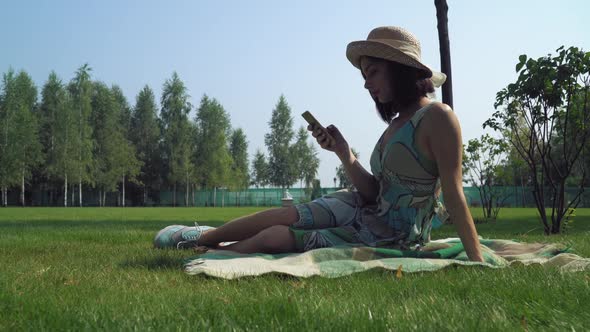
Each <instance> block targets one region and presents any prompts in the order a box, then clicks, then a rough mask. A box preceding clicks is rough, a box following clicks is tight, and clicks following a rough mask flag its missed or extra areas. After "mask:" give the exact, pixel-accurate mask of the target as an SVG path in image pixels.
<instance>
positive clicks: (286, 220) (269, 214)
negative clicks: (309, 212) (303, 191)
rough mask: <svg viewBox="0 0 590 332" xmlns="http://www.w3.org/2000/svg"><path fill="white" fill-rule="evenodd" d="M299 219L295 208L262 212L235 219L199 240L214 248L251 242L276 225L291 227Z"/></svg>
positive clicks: (204, 234) (202, 243)
mask: <svg viewBox="0 0 590 332" xmlns="http://www.w3.org/2000/svg"><path fill="white" fill-rule="evenodd" d="M298 219H299V213H298V212H297V209H295V207H293V206H289V207H283V208H274V209H269V210H264V211H260V212H257V213H254V214H251V215H249V216H245V217H241V218H237V219H234V220H232V221H230V222H228V223H226V224H223V225H222V226H220V227H217V228H216V229H213V230H210V231H207V232H205V233H203V235H201V238H200V239H199V245H204V246H214V245H217V244H218V243H220V242H229V241H242V240H246V239H249V240H251V239H250V238H252V237H253V236H255V235H257V234H258V233H260V232H261V231H262V230H264V229H267V228H269V227H272V226H276V225H283V226H291V225H292V224H294V223H295V222H297V220H298ZM289 233H290V232H289ZM244 246H247V244H244ZM230 250H233V249H230ZM240 252H241V251H240Z"/></svg>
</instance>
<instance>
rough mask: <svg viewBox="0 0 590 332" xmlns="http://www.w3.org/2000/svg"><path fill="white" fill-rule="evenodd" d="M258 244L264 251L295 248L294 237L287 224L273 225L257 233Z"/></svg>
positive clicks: (283, 250)
mask: <svg viewBox="0 0 590 332" xmlns="http://www.w3.org/2000/svg"><path fill="white" fill-rule="evenodd" d="M258 237H259V241H260V243H259V245H260V246H261V247H262V249H263V250H264V251H265V252H288V251H293V250H295V237H294V236H293V233H291V231H290V230H289V227H288V226H285V225H275V226H271V227H269V228H266V229H265V230H263V231H261V232H260V233H259V234H258Z"/></svg>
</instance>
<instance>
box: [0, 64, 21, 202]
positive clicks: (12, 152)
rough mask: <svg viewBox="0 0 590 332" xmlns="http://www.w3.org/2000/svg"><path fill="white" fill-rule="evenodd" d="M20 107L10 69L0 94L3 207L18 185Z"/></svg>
mask: <svg viewBox="0 0 590 332" xmlns="http://www.w3.org/2000/svg"><path fill="white" fill-rule="evenodd" d="M18 107H19V101H18V95H17V87H16V76H15V74H14V70H12V68H11V69H9V70H8V72H7V73H4V74H3V75H2V90H1V93H0V121H1V129H2V131H1V132H0V189H1V192H2V205H3V206H7V205H8V201H7V200H8V188H10V187H12V186H14V185H16V184H17V182H16V179H17V176H18V164H17V162H16V160H17V151H16V143H15V139H14V118H15V113H16V110H17V108H18Z"/></svg>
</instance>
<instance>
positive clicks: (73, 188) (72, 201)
mask: <svg viewBox="0 0 590 332" xmlns="http://www.w3.org/2000/svg"><path fill="white" fill-rule="evenodd" d="M71 191H72V198H71V200H70V204H71V205H72V206H74V205H76V200H75V198H76V196H74V194H75V192H76V185H75V184H72V188H71Z"/></svg>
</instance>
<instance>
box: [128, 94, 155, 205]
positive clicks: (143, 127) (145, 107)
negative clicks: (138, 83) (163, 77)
mask: <svg viewBox="0 0 590 332" xmlns="http://www.w3.org/2000/svg"><path fill="white" fill-rule="evenodd" d="M157 109H158V108H157V106H156V98H155V95H154V92H153V91H152V89H150V87H149V86H147V85H146V86H144V87H143V89H142V90H141V91H140V92H139V94H138V95H137V98H136V102H135V107H134V108H133V113H132V115H131V128H132V129H131V132H130V134H131V135H130V136H131V140H132V142H133V143H134V145H135V147H136V149H137V156H138V159H139V161H140V162H141V163H142V166H141V171H140V173H139V177H138V180H139V183H141V185H142V187H143V204H144V205H146V204H147V200H148V192H149V191H150V190H153V189H156V188H159V187H160V185H161V183H162V179H161V176H160V174H161V163H162V161H161V158H160V149H159V146H160V127H159V125H158V113H157Z"/></svg>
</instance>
